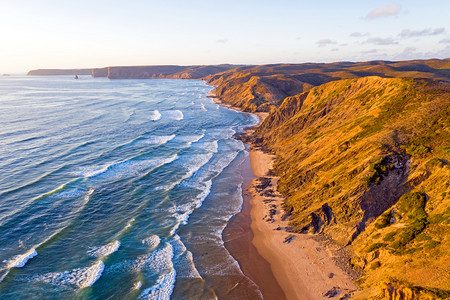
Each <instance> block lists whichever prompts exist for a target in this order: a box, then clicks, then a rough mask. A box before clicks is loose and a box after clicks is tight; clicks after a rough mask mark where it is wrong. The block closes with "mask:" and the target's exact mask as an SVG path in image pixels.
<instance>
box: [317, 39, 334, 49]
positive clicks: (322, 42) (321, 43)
mask: <svg viewBox="0 0 450 300" xmlns="http://www.w3.org/2000/svg"><path fill="white" fill-rule="evenodd" d="M316 44H317V45H318V46H319V47H325V46H328V45H335V44H337V42H336V41H332V40H330V39H321V40H318V41H317V42H316Z"/></svg>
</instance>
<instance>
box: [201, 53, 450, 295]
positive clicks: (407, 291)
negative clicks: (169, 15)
mask: <svg viewBox="0 0 450 300" xmlns="http://www.w3.org/2000/svg"><path fill="white" fill-rule="evenodd" d="M306 67H308V68H310V67H312V66H305V69H304V70H299V67H298V66H297V67H296V68H294V67H293V66H287V65H277V66H264V67H256V68H238V69H235V70H232V71H228V72H224V73H222V74H216V75H213V76H211V77H209V78H208V80H209V82H210V83H211V84H213V85H215V86H217V88H216V96H217V97H219V99H220V100H222V101H223V102H225V103H228V104H231V105H233V106H235V107H237V108H239V109H242V110H246V111H252V112H254V111H270V112H271V113H270V114H269V116H268V117H267V118H266V119H265V121H264V122H263V123H262V124H261V125H260V126H259V127H257V129H256V131H255V132H254V133H253V134H251V135H250V136H247V137H244V139H245V140H246V141H248V142H250V143H251V144H253V145H256V146H259V147H261V148H262V149H266V151H270V152H272V153H274V154H275V155H276V156H277V157H278V159H277V160H276V162H275V165H274V173H275V174H277V175H278V176H279V177H280V179H279V181H278V191H279V192H281V193H282V194H283V195H284V196H285V197H286V200H285V202H284V205H283V206H284V211H285V217H286V218H287V219H288V220H289V222H290V227H289V228H288V231H291V232H297V233H304V234H310V235H313V236H317V237H320V238H321V239H325V240H327V241H329V242H331V243H333V244H335V245H337V246H338V247H340V248H341V249H342V250H345V251H347V252H349V253H351V256H350V259H349V260H348V261H347V262H346V264H347V265H348V267H351V268H353V269H357V270H359V271H361V272H362V273H363V274H364V275H363V276H361V277H360V278H359V279H358V280H357V281H356V283H357V284H358V285H359V287H360V288H361V289H362V290H361V291H358V292H356V293H355V294H354V295H353V297H354V298H355V299H446V298H448V297H449V296H450V291H449V290H450V277H449V270H450V263H449V261H450V260H449V258H450V253H449V251H448V249H450V241H449V236H450V235H449V234H450V232H449V224H450V210H449V207H450V195H449V187H450V164H449V161H450V144H449V141H450V131H449V128H450V84H449V74H450V73H449V70H450V63H449V60H448V59H447V60H429V61H421V62H418V61H412V62H400V63H389V64H386V63H382V64H381V63H379V62H370V63H359V65H358V66H357V67H355V66H354V65H353V66H350V67H349V66H347V67H345V68H344V67H343V66H342V64H341V65H339V64H330V65H324V66H322V67H321V72H322V73H320V74H319V75H320V76H319V75H318V73H317V72H319V70H318V69H317V68H316V69H315V73H311V74H313V75H311V76H309V74H308V73H302V74H300V73H301V72H309V71H308V70H310V69H306ZM335 68H340V71H339V73H337V72H338V71H335V70H336V69H335ZM355 68H357V69H360V70H362V69H363V70H365V71H358V72H364V74H369V73H370V72H369V71H368V70H372V71H373V70H376V71H377V73H381V75H382V76H368V77H362V76H357V74H355V71H349V69H352V70H355ZM280 69H282V70H283V71H281V73H282V74H276V72H278V71H279V70H280ZM381 71H383V72H384V73H383V72H381ZM287 73H289V74H287ZM330 74H332V75H330ZM300 76H302V77H300ZM255 77H259V78H255ZM273 77H276V78H280V80H279V81H275V80H273V81H271V82H270V83H268V81H269V80H270V79H271V78H273ZM300 78H301V80H300ZM340 78H345V79H340ZM266 79H269V80H266ZM313 79H314V81H313ZM286 81H288V82H289V83H288V84H286ZM277 83H280V84H279V85H278V84H277ZM290 84H292V87H294V86H295V85H297V87H296V89H295V88H292V89H289V88H286V87H290V86H291V85H290ZM296 92H297V93H296ZM283 97H284V98H283ZM281 98H283V99H282V100H279V99H281Z"/></svg>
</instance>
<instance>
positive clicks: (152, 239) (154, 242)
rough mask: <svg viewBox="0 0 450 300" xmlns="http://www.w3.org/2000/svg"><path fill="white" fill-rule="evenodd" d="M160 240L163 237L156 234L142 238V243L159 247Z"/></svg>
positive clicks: (151, 247) (151, 246)
mask: <svg viewBox="0 0 450 300" xmlns="http://www.w3.org/2000/svg"><path fill="white" fill-rule="evenodd" d="M160 242H161V239H160V238H159V236H157V235H155V234H154V235H151V236H149V237H147V238H145V239H143V240H142V244H144V245H147V246H149V247H150V249H154V248H156V247H158V245H159V243H160Z"/></svg>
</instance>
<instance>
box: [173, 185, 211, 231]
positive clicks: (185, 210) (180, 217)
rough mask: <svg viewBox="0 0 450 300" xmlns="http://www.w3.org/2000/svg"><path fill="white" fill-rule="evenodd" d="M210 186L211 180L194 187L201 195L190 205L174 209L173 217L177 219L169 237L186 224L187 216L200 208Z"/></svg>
mask: <svg viewBox="0 0 450 300" xmlns="http://www.w3.org/2000/svg"><path fill="white" fill-rule="evenodd" d="M211 186H212V181H211V180H208V181H206V182H203V183H200V184H198V185H196V186H195V188H197V189H201V193H200V194H199V195H198V196H197V197H196V198H195V199H193V201H192V202H191V203H188V204H185V205H180V206H178V207H177V208H176V210H175V211H176V213H175V217H176V218H177V223H176V224H175V226H174V227H173V228H172V230H171V231H170V234H171V235H175V233H176V231H177V230H178V228H179V227H180V225H186V224H187V222H188V220H189V216H190V215H191V214H192V212H193V211H194V209H195V208H199V207H201V206H202V204H203V201H204V200H205V199H206V197H208V195H209V193H210V192H211ZM193 204H195V207H193Z"/></svg>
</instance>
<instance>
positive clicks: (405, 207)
mask: <svg viewBox="0 0 450 300" xmlns="http://www.w3.org/2000/svg"><path fill="white" fill-rule="evenodd" d="M425 202H426V195H425V194H424V193H420V192H409V193H406V194H403V195H402V196H401V197H400V199H399V200H398V202H397V207H398V208H399V209H400V211H402V212H403V213H407V212H415V211H417V210H423V209H424V207H425Z"/></svg>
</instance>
